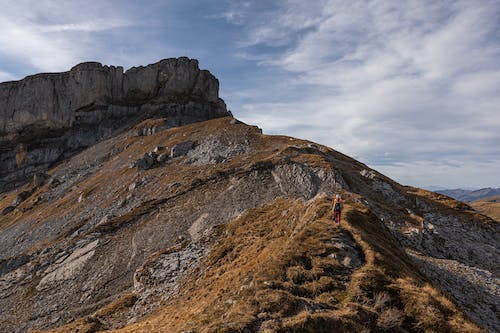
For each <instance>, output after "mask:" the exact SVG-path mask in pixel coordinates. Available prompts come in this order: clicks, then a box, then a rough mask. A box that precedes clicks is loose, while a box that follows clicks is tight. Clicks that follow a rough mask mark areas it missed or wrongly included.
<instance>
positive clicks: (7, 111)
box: [0, 57, 229, 192]
mask: <svg viewBox="0 0 500 333" xmlns="http://www.w3.org/2000/svg"><path fill="white" fill-rule="evenodd" d="M218 88H219V83H218V80H217V79H216V78H215V77H214V76H213V75H211V74H210V72H208V71H206V70H200V69H199V68H198V61H197V60H194V59H188V58H185V57H182V58H178V59H165V60H161V61H159V62H157V63H155V64H152V65H148V66H146V67H134V68H131V69H129V70H128V71H126V72H124V71H123V68H122V67H114V66H103V65H101V64H99V63H96V62H88V63H83V64H79V65H77V66H75V67H73V68H72V69H71V70H70V71H68V72H64V73H51V74H37V75H33V76H28V77H26V78H25V79H23V80H21V81H12V82H5V83H1V84H0V192H1V191H4V190H6V189H9V188H13V187H14V186H16V185H19V184H21V183H23V182H25V181H27V180H28V179H29V177H31V175H33V174H34V173H37V172H44V171H46V170H47V169H48V168H49V167H50V166H51V165H53V164H54V163H56V162H58V161H60V160H62V159H64V158H67V157H69V156H71V155H73V154H75V153H76V152H78V151H81V150H82V149H83V148H86V147H88V146H91V145H93V144H95V143H96V142H98V141H101V140H103V139H105V138H108V137H111V136H112V135H115V134H116V133H117V132H121V131H122V130H123V129H125V128H128V127H130V126H133V125H135V124H136V123H138V122H139V121H141V120H143V119H146V118H166V120H165V124H163V125H162V129H165V128H169V127H173V126H179V125H184V124H188V123H193V122H197V121H203V120H208V119H212V118H216V117H220V116H227V115H229V112H228V111H227V110H226V107H225V104H224V102H223V101H222V100H221V99H220V98H219V97H218Z"/></svg>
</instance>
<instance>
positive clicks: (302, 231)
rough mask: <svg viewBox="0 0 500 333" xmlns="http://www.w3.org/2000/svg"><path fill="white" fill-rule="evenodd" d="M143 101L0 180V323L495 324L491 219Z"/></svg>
mask: <svg viewBox="0 0 500 333" xmlns="http://www.w3.org/2000/svg"><path fill="white" fill-rule="evenodd" d="M188 103H189V102H188ZM162 107H165V108H166V109H167V110H171V109H170V108H169V104H167V105H163V106H162ZM155 110H156V111H155V112H152V113H150V114H146V115H144V119H143V118H142V117H139V118H135V119H134V121H133V122H131V123H130V124H127V126H126V127H125V128H123V130H121V131H117V132H116V133H113V135H110V136H109V137H107V138H103V139H102V140H99V141H98V142H95V143H93V144H91V145H89V146H88V147H86V148H83V149H82V150H81V151H79V152H76V153H75V154H74V155H72V156H68V157H65V158H64V159H63V160H61V161H60V162H58V163H57V164H56V165H54V166H51V167H50V168H49V167H47V171H46V172H45V173H37V174H35V176H34V177H32V178H31V180H30V181H28V182H27V183H24V184H22V185H18V186H16V188H15V189H12V190H8V191H4V192H0V211H1V212H2V215H0V332H2V333H3V332H5V333H6V332H9V333H10V332H16V333H17V332H19V333H24V332H28V331H31V332H35V331H44V332H79V333H91V332H96V331H118V332H148V331H160V332H162V331H163V332H200V333H201V332H304V331H310V332H331V331H332V330H336V331H339V332H353V331H378V332H385V331H390V332H422V331H425V332H435V331H440V332H463V331H467V332H482V331H484V330H488V331H491V332H497V331H498V325H497V314H496V312H495V307H496V306H497V304H498V299H499V297H500V295H499V294H498V285H499V279H498V278H497V276H498V274H499V272H498V258H499V257H500V253H499V249H498V247H497V244H499V242H500V239H499V235H500V232H499V231H500V226H499V224H498V222H495V221H494V220H492V219H490V218H488V217H486V216H483V215H481V214H478V213H476V212H475V211H473V210H472V209H471V208H470V206H468V205H467V204H464V203H462V202H459V201H456V200H453V199H451V198H449V197H447V196H445V195H440V194H438V193H433V192H429V191H425V190H422V189H418V188H413V187H408V186H402V185H400V184H398V183H396V182H394V181H393V180H391V179H390V178H388V177H386V176H384V175H382V174H380V173H379V172H377V171H376V170H373V169H370V168H369V167H367V166H366V165H365V164H363V163H360V162H359V161H356V160H354V159H352V158H350V157H348V156H346V155H344V154H342V153H339V152H336V151H334V150H333V149H331V148H328V147H325V146H322V145H319V144H316V143H313V142H309V141H305V140H300V139H296V138H291V137H287V136H269V135H265V134H263V133H262V130H261V129H259V128H258V127H256V126H250V125H247V124H244V123H242V122H240V121H238V120H237V119H235V118H233V117H231V116H229V115H228V114H227V113H225V112H224V114H226V115H227V116H226V117H219V116H218V117H211V114H210V110H208V111H207V110H205V112H207V114H204V113H203V110H198V111H197V112H200V114H199V117H198V118H196V119H197V120H198V121H194V120H193V121H192V122H191V123H189V124H183V123H180V124H178V125H181V126H169V125H172V124H171V123H169V119H168V117H163V116H162V115H163V113H162V112H163V111H162V109H161V108H159V109H155ZM181 115H182V113H181ZM205 118H211V119H205ZM196 119H195V120H196ZM90 129H91V128H90ZM337 193H341V194H342V196H343V197H344V199H345V210H344V212H343V219H342V222H341V224H340V225H336V224H334V222H333V220H332V218H331V201H332V198H333V196H334V195H335V194H337ZM14 203H15V204H14Z"/></svg>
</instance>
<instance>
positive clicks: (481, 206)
mask: <svg viewBox="0 0 500 333" xmlns="http://www.w3.org/2000/svg"><path fill="white" fill-rule="evenodd" d="M469 204H470V205H471V207H472V208H474V209H475V210H477V211H478V212H480V213H481V214H484V215H486V216H488V217H490V218H492V219H493V220H495V221H497V222H500V202H495V201H493V202H492V201H486V200H478V201H474V202H471V203H469Z"/></svg>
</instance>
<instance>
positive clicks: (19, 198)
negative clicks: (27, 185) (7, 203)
mask: <svg viewBox="0 0 500 333" xmlns="http://www.w3.org/2000/svg"><path fill="white" fill-rule="evenodd" d="M31 193H32V192H31V191H22V192H21V193H19V194H18V195H17V196H16V198H15V199H14V201H12V206H14V207H17V206H19V205H20V204H21V203H22V202H23V201H25V200H26V199H28V198H29V196H30V195H31Z"/></svg>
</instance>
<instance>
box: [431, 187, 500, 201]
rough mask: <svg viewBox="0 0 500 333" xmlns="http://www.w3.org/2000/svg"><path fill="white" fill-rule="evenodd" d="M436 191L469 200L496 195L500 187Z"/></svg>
mask: <svg viewBox="0 0 500 333" xmlns="http://www.w3.org/2000/svg"><path fill="white" fill-rule="evenodd" d="M436 192H438V193H441V194H444V195H447V196H449V197H452V198H454V199H456V200H460V201H462V202H471V201H475V200H480V199H483V198H487V197H492V196H498V195H500V188H491V187H487V188H482V189H479V190H463V189H454V190H439V191H436Z"/></svg>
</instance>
